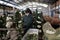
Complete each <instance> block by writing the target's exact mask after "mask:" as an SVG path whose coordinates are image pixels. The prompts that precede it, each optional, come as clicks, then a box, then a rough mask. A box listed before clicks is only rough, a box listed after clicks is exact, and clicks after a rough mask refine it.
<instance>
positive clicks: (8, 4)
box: [0, 1, 20, 9]
mask: <svg viewBox="0 0 60 40" xmlns="http://www.w3.org/2000/svg"><path fill="white" fill-rule="evenodd" d="M0 4H4V5H7V6H11V7H15V8H17V9H19V8H20V7H19V6H15V5H12V4H10V3H7V2H4V1H0Z"/></svg>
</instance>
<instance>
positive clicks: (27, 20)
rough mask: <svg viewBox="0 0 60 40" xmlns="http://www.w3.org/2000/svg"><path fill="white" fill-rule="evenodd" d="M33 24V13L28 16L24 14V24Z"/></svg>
mask: <svg viewBox="0 0 60 40" xmlns="http://www.w3.org/2000/svg"><path fill="white" fill-rule="evenodd" d="M32 24H33V16H32V15H31V14H29V15H28V16H26V15H25V16H24V17H23V25H24V26H28V27H29V26H32Z"/></svg>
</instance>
